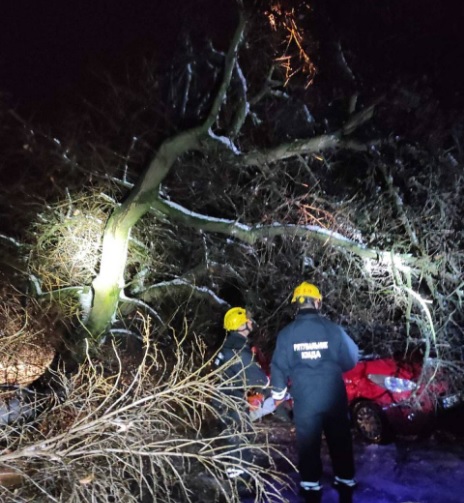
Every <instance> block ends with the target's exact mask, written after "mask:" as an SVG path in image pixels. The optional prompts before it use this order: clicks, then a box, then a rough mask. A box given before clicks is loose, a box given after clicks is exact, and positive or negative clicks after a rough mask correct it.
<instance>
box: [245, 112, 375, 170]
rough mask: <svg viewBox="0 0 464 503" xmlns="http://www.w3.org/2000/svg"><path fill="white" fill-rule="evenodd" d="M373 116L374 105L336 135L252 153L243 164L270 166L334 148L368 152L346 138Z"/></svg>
mask: <svg viewBox="0 0 464 503" xmlns="http://www.w3.org/2000/svg"><path fill="white" fill-rule="evenodd" d="M373 114H374V105H372V106H370V107H368V108H366V109H365V110H363V111H361V112H360V113H358V114H356V115H355V116H353V117H352V118H351V119H350V120H349V121H348V122H347V123H346V124H345V125H344V126H343V128H341V129H340V130H338V131H335V132H334V133H330V134H324V135H320V136H316V137H314V138H310V139H303V140H294V141H292V142H289V143H284V144H282V145H277V146H276V147H272V148H269V149H267V150H260V151H255V152H251V153H249V154H245V155H243V156H242V158H241V162H242V163H243V164H245V165H247V166H258V165H260V164H263V163H266V164H269V163H272V162H277V161H281V160H283V159H288V158H289V157H293V156H295V155H302V154H313V153H316V152H321V151H323V150H328V149H334V148H346V149H350V150H360V151H362V150H367V149H368V148H369V145H367V144H363V143H359V142H356V141H354V140H346V139H345V138H344V137H345V136H346V135H347V134H351V133H352V132H353V131H354V130H355V129H356V128H357V127H359V126H361V125H362V124H364V123H365V122H367V121H368V120H369V119H371V118H372V116H373Z"/></svg>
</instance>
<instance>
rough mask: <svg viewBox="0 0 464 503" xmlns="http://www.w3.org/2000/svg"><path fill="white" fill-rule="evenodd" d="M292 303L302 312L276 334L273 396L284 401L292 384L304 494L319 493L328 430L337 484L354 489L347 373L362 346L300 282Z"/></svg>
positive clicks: (311, 289)
mask: <svg viewBox="0 0 464 503" xmlns="http://www.w3.org/2000/svg"><path fill="white" fill-rule="evenodd" d="M292 303H296V306H297V314H296V317H295V319H294V321H293V322H291V323H290V324H289V325H287V326H286V327H284V328H283V329H282V330H281V331H280V332H279V334H278V336H277V343H276V348H275V351H274V354H273V357H272V362H271V385H272V396H273V397H274V399H275V400H281V399H282V398H283V397H284V395H285V394H286V392H287V386H289V385H291V395H292V397H293V400H294V409H293V418H294V422H295V429H296V437H297V442H298V456H299V460H298V469H299V472H300V477H301V482H300V492H301V494H303V495H309V494H310V493H311V494H314V495H315V494H316V493H317V494H318V495H319V498H320V493H321V489H322V486H321V484H320V477H321V474H322V463H321V457H320V449H321V441H322V433H323V432H324V434H325V438H326V441H327V445H328V448H329V453H330V456H331V459H332V464H333V470H334V474H335V481H334V485H335V486H336V487H339V488H340V489H345V488H353V487H354V486H355V485H356V481H355V480H354V461H353V447H352V438H351V427H350V420H349V410H348V400H347V395H346V389H345V384H344V381H343V377H342V374H343V372H345V371H347V370H350V369H351V368H353V367H354V366H355V365H356V363H357V362H358V347H357V345H356V344H355V343H354V342H353V340H352V339H350V337H349V336H348V335H347V334H346V333H345V331H344V330H343V329H342V328H341V327H340V326H339V325H336V324H335V323H332V322H331V321H329V320H328V319H326V318H324V317H323V316H321V315H320V313H319V310H320V308H321V303H322V296H321V294H320V292H319V290H318V288H317V287H316V286H314V285H312V284H310V283H306V282H303V283H301V284H300V285H299V286H298V287H297V288H296V289H295V291H294V293H293V298H292Z"/></svg>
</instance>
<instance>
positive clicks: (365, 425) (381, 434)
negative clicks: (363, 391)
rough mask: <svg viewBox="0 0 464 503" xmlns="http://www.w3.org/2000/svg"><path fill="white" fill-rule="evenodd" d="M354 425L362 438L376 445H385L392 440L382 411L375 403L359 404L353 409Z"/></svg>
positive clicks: (364, 402) (363, 402)
mask: <svg viewBox="0 0 464 503" xmlns="http://www.w3.org/2000/svg"><path fill="white" fill-rule="evenodd" d="M352 419H353V423H354V425H355V427H356V429H357V430H358V432H359V433H360V435H361V437H362V438H363V439H364V440H367V441H368V442H371V443H374V444H383V443H385V442H388V441H389V440H390V438H391V435H390V431H389V428H388V426H387V424H386V419H385V415H384V413H383V411H382V409H381V408H380V407H379V406H378V405H377V404H376V403H373V402H370V401H368V400H363V401H360V402H357V403H356V404H355V405H354V407H353V409H352Z"/></svg>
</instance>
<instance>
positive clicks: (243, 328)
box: [214, 307, 276, 478]
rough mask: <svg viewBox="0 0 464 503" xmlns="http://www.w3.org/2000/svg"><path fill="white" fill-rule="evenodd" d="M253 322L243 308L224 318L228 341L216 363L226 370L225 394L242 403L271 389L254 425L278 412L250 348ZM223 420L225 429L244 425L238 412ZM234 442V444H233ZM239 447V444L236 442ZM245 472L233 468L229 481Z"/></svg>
mask: <svg viewBox="0 0 464 503" xmlns="http://www.w3.org/2000/svg"><path fill="white" fill-rule="evenodd" d="M253 325H254V323H253V321H252V319H251V317H250V316H249V315H248V313H247V311H246V310H245V309H244V308H242V307H233V308H232V309H229V310H228V311H227V313H226V315H225V316H224V328H225V329H226V331H227V337H226V340H225V341H224V344H223V346H222V348H221V349H220V351H219V353H218V355H217V357H216V359H215V361H214V363H215V365H216V366H217V367H224V371H223V374H224V378H225V379H226V381H227V382H226V388H225V392H226V393H227V394H229V395H231V396H235V397H237V399H240V400H243V403H244V404H245V398H246V394H247V392H248V391H250V390H251V389H254V390H256V391H258V390H260V391H262V390H264V389H266V388H267V389H268V398H267V399H266V400H265V401H264V403H263V404H262V405H261V406H260V407H258V408H257V409H255V410H253V411H252V412H251V413H250V419H251V420H252V421H254V420H256V419H258V418H260V417H262V416H263V415H266V414H269V413H271V412H273V411H274V409H275V408H276V405H275V402H274V399H273V398H272V397H271V396H270V389H269V388H268V386H269V378H268V377H267V375H266V373H265V372H264V371H263V370H262V369H261V367H260V366H259V365H258V363H257V362H256V361H255V359H254V356H253V352H252V350H251V348H250V345H249V341H248V336H249V335H250V334H251V332H252V331H253ZM222 420H223V422H224V423H225V425H226V426H228V427H230V426H232V427H234V426H235V427H237V425H240V424H241V418H240V417H239V414H237V412H236V411H235V410H232V409H227V410H225V411H223V413H222ZM232 442H234V440H232ZM235 443H236V444H238V443H239V440H238V439H237V441H236V442H235ZM241 454H242V459H245V460H246V461H250V459H251V455H250V452H249V450H248V449H242V450H241ZM243 473H244V470H241V469H240V468H237V466H235V467H231V468H230V469H228V470H227V475H228V476H229V478H234V477H238V476H242V475H243Z"/></svg>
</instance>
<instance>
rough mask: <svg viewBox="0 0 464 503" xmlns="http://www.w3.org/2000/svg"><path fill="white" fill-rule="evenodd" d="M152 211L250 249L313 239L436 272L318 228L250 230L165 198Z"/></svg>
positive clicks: (284, 226) (295, 226)
mask: <svg viewBox="0 0 464 503" xmlns="http://www.w3.org/2000/svg"><path fill="white" fill-rule="evenodd" d="M152 208H153V209H154V210H156V211H158V212H160V213H162V214H164V215H166V216H169V217H170V218H172V219H173V220H176V221H178V222H181V223H182V224H184V225H188V226H190V227H194V228H196V229H201V230H203V231H206V232H217V233H219V234H224V235H227V236H231V237H235V238H237V239H238V240H240V241H242V242H245V243H247V244H250V245H253V244H255V243H256V242H258V241H260V240H265V239H269V238H274V237H277V236H288V237H300V238H310V239H316V240H318V241H320V242H322V244H323V245H330V246H334V247H337V248H341V249H344V250H346V251H348V252H351V253H354V254H355V255H357V256H358V257H361V258H363V259H371V260H374V261H379V262H382V263H384V264H391V265H392V266H393V265H394V266H395V267H399V266H401V267H407V268H408V269H410V268H411V267H413V266H414V267H416V268H418V269H419V270H422V268H423V267H424V266H425V267H427V269H428V272H430V273H434V272H436V271H434V270H431V268H433V266H432V265H431V264H429V263H426V261H425V260H424V259H423V257H419V258H417V257H413V256H411V255H409V254H395V253H393V252H392V251H390V250H389V251H384V250H376V249H373V248H368V247H366V246H365V245H363V244H362V243H359V242H356V241H353V240H351V239H349V238H347V237H345V236H343V235H342V234H340V233H338V232H335V231H332V230H330V229H325V228H323V227H319V226H316V225H298V224H282V223H278V222H276V223H273V224H271V225H261V224H258V225H253V226H249V225H246V224H243V223H240V222H238V221H236V220H228V219H224V218H215V217H210V216H208V215H203V214H201V213H196V212H194V211H191V210H188V209H187V208H185V207H183V206H181V205H179V204H177V203H174V202H172V201H167V200H165V199H161V198H157V199H156V200H155V201H153V205H152ZM411 272H412V271H411Z"/></svg>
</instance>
